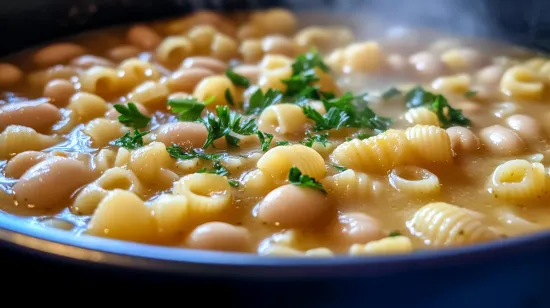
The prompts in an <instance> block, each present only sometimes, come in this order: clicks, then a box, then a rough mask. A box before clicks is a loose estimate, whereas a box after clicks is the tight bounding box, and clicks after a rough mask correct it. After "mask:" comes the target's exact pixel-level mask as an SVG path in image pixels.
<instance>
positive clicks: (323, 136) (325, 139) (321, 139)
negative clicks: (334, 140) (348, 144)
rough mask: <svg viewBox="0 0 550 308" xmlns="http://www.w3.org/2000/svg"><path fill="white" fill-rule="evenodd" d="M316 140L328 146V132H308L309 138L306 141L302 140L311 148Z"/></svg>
mask: <svg viewBox="0 0 550 308" xmlns="http://www.w3.org/2000/svg"><path fill="white" fill-rule="evenodd" d="M315 142H319V143H321V144H322V145H323V147H325V148H326V147H327V144H328V143H329V140H328V133H323V134H320V135H314V136H311V135H309V134H308V136H307V138H306V139H305V140H304V141H302V144H303V145H305V146H306V147H310V148H311V147H312V146H313V144H314V143H315Z"/></svg>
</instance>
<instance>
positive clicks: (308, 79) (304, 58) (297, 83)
mask: <svg viewBox="0 0 550 308" xmlns="http://www.w3.org/2000/svg"><path fill="white" fill-rule="evenodd" d="M315 68H319V69H320V70H321V71H323V72H328V71H329V67H328V66H327V65H326V64H325V63H324V62H323V57H322V56H321V55H320V54H319V53H318V52H317V51H316V50H315V49H312V50H311V51H309V52H307V53H305V54H302V55H299V56H297V57H296V59H295V60H294V63H292V76H291V77H290V78H288V79H283V80H282V82H283V83H284V84H286V86H287V90H286V92H285V95H286V96H287V97H295V98H297V99H300V98H312V99H319V98H320V93H319V92H320V91H319V89H318V88H317V87H312V84H313V83H315V82H317V81H319V76H317V73H316V72H315Z"/></svg>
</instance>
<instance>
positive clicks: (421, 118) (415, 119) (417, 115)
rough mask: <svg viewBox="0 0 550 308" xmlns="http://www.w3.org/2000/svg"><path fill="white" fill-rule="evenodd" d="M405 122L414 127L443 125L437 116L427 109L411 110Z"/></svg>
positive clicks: (407, 113)
mask: <svg viewBox="0 0 550 308" xmlns="http://www.w3.org/2000/svg"><path fill="white" fill-rule="evenodd" d="M404 118H405V120H406V121H407V122H408V123H410V124H412V125H417V124H420V125H434V126H440V125H441V123H440V122H439V119H438V118H437V115H436V114H435V113H434V112H433V111H431V110H429V109H428V108H425V107H417V108H412V109H409V110H408V111H407V112H406V113H405V115H404Z"/></svg>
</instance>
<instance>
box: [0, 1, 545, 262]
mask: <svg viewBox="0 0 550 308" xmlns="http://www.w3.org/2000/svg"><path fill="white" fill-rule="evenodd" d="M246 16H247V17H246V18H239V19H237V18H235V19H234V20H238V22H237V21H233V19H232V18H231V17H230V16H225V15H221V14H217V13H212V12H198V13H195V14H193V15H191V16H186V17H184V18H180V19H176V20H171V21H163V22H157V23H153V24H147V25H145V24H142V25H134V26H130V27H128V28H123V29H115V30H112V31H111V30H106V31H105V32H99V33H95V34H94V33H92V34H89V35H84V36H82V37H79V38H76V39H75V40H74V41H72V42H63V43H54V44H52V45H49V46H46V47H44V48H41V49H39V50H35V51H32V52H31V53H26V54H22V55H20V56H16V57H14V58H13V59H9V60H7V61H9V63H8V62H6V63H3V64H0V87H1V88H2V90H3V101H1V102H0V171H1V173H0V174H1V177H0V188H1V190H0V206H1V209H2V210H3V211H4V213H9V214H15V215H18V216H20V217H23V219H26V220H28V221H30V222H31V223H33V224H37V225H39V226H42V227H44V228H58V229H62V230H66V231H67V232H72V233H73V234H74V235H75V236H101V237H107V238H113V239H119V240H126V241H136V242H142V243H148V244H157V245H169V246H178V247H188V248H194V249H208V250H219V251H236V252H248V253H258V254H260V255H268V256H311V257H330V256H333V255H338V254H350V255H375V254H399V253H409V252H412V251H414V250H416V249H430V248H443V247H449V246H457V245H467V244H476V243H482V242H487V241H496V240H501V239H502V238H504V237H507V236H516V235H521V234H525V233H530V232H535V231H538V230H541V229H544V228H547V227H550V219H549V218H550V209H548V208H547V207H546V205H547V203H548V201H550V200H549V199H548V198H549V197H548V190H549V188H550V182H549V180H548V174H549V173H548V167H547V166H548V164H549V161H548V158H547V155H548V154H549V152H548V137H547V131H548V129H550V127H548V126H547V125H546V123H548V119H549V118H550V108H548V106H547V105H546V104H545V101H546V100H547V99H548V93H547V92H548V87H549V81H550V79H549V76H550V75H548V74H549V72H550V70H549V68H550V66H549V65H550V61H549V60H548V59H547V58H543V57H532V58H527V59H524V58H518V59H515V58H511V57H507V56H504V57H503V56H502V55H494V53H490V52H486V51H483V50H482V49H479V50H478V49H476V46H475V45H472V46H470V45H468V44H465V43H461V42H460V41H456V40H455V41H449V40H447V41H446V40H436V41H434V42H433V43H431V44H423V45H421V46H419V47H418V48H417V49H415V50H411V49H410V48H409V49H406V48H396V47H395V46H394V45H392V44H391V42H387V41H376V40H363V41H361V40H358V39H354V37H353V34H352V32H351V31H350V30H348V29H345V28H338V27H313V26H310V27H306V28H303V29H298V28H297V24H298V23H297V19H296V16H294V15H293V14H292V13H291V12H289V11H286V10H283V9H270V10H266V11H258V12H253V13H250V14H247V15H246ZM98 35H99V36H98ZM98 38H100V39H98ZM98 42H99V44H98ZM392 76H393V77H395V76H398V77H403V76H406V80H405V81H399V82H398V81H395V82H391V81H388V80H392V79H391V78H392ZM388 78H389V79H388ZM377 80H378V81H377ZM384 80H386V81H385V82H384ZM395 80H397V79H395ZM381 81H382V82H381ZM367 88H368V92H366V89H367ZM14 219H15V218H14Z"/></svg>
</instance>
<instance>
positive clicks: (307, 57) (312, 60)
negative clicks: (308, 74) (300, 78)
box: [292, 49, 329, 75]
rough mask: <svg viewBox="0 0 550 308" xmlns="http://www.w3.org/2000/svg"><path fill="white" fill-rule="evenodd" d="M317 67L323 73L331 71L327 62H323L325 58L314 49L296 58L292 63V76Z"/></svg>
mask: <svg viewBox="0 0 550 308" xmlns="http://www.w3.org/2000/svg"><path fill="white" fill-rule="evenodd" d="M316 67H318V68H320V69H321V70H322V71H323V72H328V71H329V68H328V66H327V65H326V64H325V62H323V57H322V56H321V55H320V54H319V53H318V52H317V50H315V49H312V50H311V51H309V52H307V53H305V54H302V55H299V56H297V57H296V60H294V63H292V75H298V74H300V73H302V72H305V71H308V70H311V69H314V68H316Z"/></svg>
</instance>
